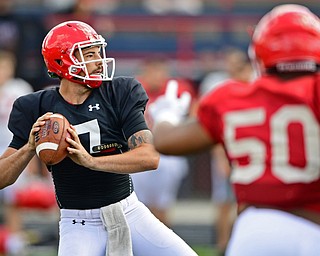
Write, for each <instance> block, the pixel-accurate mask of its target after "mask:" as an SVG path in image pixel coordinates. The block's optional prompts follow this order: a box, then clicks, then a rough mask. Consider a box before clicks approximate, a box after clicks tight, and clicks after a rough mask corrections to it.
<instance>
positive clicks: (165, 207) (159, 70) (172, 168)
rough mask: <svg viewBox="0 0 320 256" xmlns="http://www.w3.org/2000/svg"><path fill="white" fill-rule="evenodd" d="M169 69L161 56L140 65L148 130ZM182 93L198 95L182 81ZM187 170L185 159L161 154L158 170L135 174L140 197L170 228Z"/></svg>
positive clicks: (139, 77)
mask: <svg viewBox="0 0 320 256" xmlns="http://www.w3.org/2000/svg"><path fill="white" fill-rule="evenodd" d="M169 69H170V63H169V62H168V60H167V59H166V58H164V57H161V56H154V57H150V58H147V59H145V60H144V63H143V65H142V66H141V70H140V75H138V80H139V81H140V82H141V84H143V86H144V88H145V90H146V92H147V94H148V97H149V102H148V104H147V108H146V113H145V115H146V120H147V122H148V125H149V127H152V119H151V118H150V116H149V114H148V106H149V104H150V103H152V102H153V101H155V100H156V99H157V98H158V97H159V96H160V95H163V94H164V92H165V90H166V87H167V83H168V81H169V80H170V78H171V77H172V75H171V73H170V71H169ZM183 91H188V92H190V93H191V94H192V95H193V96H195V95H194V89H193V87H192V84H191V83H189V82H188V81H186V80H184V79H179V92H183ZM188 169H189V164H188V159H187V158H186V157H183V156H182V157H181V156H166V155H161V156H160V162H159V166H158V168H157V170H156V171H153V172H143V173H135V174H133V175H132V178H133V182H134V188H135V191H136V193H137V196H138V198H139V199H140V200H141V201H142V202H143V203H144V204H145V205H147V206H148V208H149V209H150V210H151V211H152V212H153V214H154V215H155V216H156V217H157V218H158V219H159V220H161V221H162V222H163V223H165V224H167V225H169V226H170V225H171V223H170V220H169V211H170V209H171V208H172V206H173V205H174V203H175V202H176V200H177V196H178V192H179V188H180V186H181V182H182V181H183V179H184V178H185V176H186V175H187V174H188Z"/></svg>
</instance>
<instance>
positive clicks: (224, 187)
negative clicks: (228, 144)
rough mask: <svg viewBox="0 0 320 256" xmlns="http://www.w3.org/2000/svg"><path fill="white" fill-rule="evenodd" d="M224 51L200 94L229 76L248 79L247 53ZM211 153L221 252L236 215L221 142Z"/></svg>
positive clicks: (213, 191) (242, 80)
mask: <svg viewBox="0 0 320 256" xmlns="http://www.w3.org/2000/svg"><path fill="white" fill-rule="evenodd" d="M222 53H223V55H224V65H222V67H224V69H222V70H212V71H211V72H209V73H208V74H207V75H206V76H205V77H204V79H203V80H202V82H201V83H200V87H199V93H200V97H203V96H205V95H206V94H208V93H209V92H212V91H213V90H215V89H217V88H219V86H220V85H221V86H222V85H223V84H224V83H225V82H226V81H227V80H228V79H233V80H237V81H240V82H243V83H250V81H252V79H253V70H252V67H251V63H250V60H249V57H248V55H247V54H246V53H245V52H244V51H242V50H240V49H237V48H232V47H229V48H226V49H225V50H224V51H223V52H222ZM210 153H211V161H210V167H211V178H212V180H211V182H212V183H211V185H212V186H211V191H212V192H211V199H212V201H213V203H214V206H216V207H217V218H216V220H215V221H214V227H215V229H216V234H217V241H216V242H217V248H218V250H219V251H220V252H221V253H223V252H224V251H225V249H226V246H227V243H228V241H229V238H230V233H231V229H232V224H233V221H234V219H235V217H236V201H235V197H234V193H233V189H232V187H231V183H230V179H229V178H230V174H231V166H230V163H229V161H228V159H227V157H226V154H225V151H224V148H223V146H222V145H221V144H219V145H215V146H214V147H213V148H212V150H211V151H210Z"/></svg>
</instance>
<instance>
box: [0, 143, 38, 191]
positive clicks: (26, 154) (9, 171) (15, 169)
mask: <svg viewBox="0 0 320 256" xmlns="http://www.w3.org/2000/svg"><path fill="white" fill-rule="evenodd" d="M34 155H35V151H34V150H32V149H30V147H29V146H28V145H27V144H26V145H25V146H23V147H22V148H20V149H19V150H16V149H13V148H8V149H7V150H6V151H5V152H4V153H3V155H2V156H1V157H0V170H1V171H0V189H3V188H5V187H7V186H9V185H11V184H13V183H14V182H15V181H16V180H17V179H18V177H19V175H20V174H21V173H22V171H23V170H24V169H25V168H26V166H27V165H28V163H29V162H30V160H31V159H32V158H33V157H34Z"/></svg>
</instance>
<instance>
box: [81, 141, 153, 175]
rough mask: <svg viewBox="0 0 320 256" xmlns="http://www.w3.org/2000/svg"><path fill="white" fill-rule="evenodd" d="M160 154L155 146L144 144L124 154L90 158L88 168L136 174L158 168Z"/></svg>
mask: <svg viewBox="0 0 320 256" xmlns="http://www.w3.org/2000/svg"><path fill="white" fill-rule="evenodd" d="M158 163H159V153H158V152H157V151H155V149H154V147H153V145H151V144H142V145H140V146H139V147H137V148H135V149H133V150H130V151H128V152H125V153H123V154H117V155H110V156H101V157H90V159H88V162H87V166H86V167H88V168H90V169H92V170H96V171H103V172H112V173H122V174H124V173H135V172H143V171H148V170H154V169H157V168H158Z"/></svg>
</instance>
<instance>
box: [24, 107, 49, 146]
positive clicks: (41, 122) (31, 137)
mask: <svg viewBox="0 0 320 256" xmlns="http://www.w3.org/2000/svg"><path fill="white" fill-rule="evenodd" d="M52 114H53V113H52V112H47V113H45V114H44V115H42V116H40V117H39V118H38V119H37V121H36V122H35V123H34V124H33V125H32V129H31V131H30V134H29V141H28V145H29V147H30V149H31V150H36V144H35V134H36V133H37V132H39V131H40V127H41V126H43V125H44V124H45V123H46V120H48V119H49V118H50V116H51V115H52Z"/></svg>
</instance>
